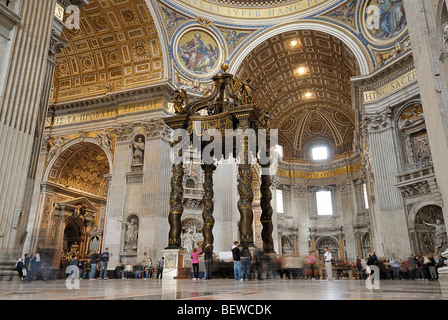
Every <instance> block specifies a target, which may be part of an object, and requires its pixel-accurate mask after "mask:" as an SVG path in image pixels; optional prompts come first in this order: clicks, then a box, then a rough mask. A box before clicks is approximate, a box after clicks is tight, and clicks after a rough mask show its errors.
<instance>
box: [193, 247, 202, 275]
mask: <svg viewBox="0 0 448 320" xmlns="http://www.w3.org/2000/svg"><path fill="white" fill-rule="evenodd" d="M201 253H202V251H201V248H194V249H193V252H192V253H191V255H190V258H191V265H192V266H193V280H197V279H199V255H200V254H201Z"/></svg>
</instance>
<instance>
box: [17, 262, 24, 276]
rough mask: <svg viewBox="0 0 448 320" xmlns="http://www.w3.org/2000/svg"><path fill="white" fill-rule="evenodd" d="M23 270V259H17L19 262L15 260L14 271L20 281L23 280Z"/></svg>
mask: <svg viewBox="0 0 448 320" xmlns="http://www.w3.org/2000/svg"><path fill="white" fill-rule="evenodd" d="M23 269H24V264H23V258H19V260H17V262H16V271H17V272H18V273H19V277H20V280H23V279H24V275H23Z"/></svg>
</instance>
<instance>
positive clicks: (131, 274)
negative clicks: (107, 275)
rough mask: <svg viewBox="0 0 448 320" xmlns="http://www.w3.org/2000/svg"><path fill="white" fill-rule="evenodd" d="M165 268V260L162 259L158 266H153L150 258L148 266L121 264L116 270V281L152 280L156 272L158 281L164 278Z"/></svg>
mask: <svg viewBox="0 0 448 320" xmlns="http://www.w3.org/2000/svg"><path fill="white" fill-rule="evenodd" d="M164 267H165V258H164V257H161V258H160V259H159V260H158V261H157V264H156V265H153V262H152V259H151V258H148V262H147V263H146V265H143V264H142V263H137V264H134V265H133V264H131V263H129V262H128V263H120V264H118V265H117V267H116V268H115V279H144V280H150V279H151V278H152V277H153V276H154V272H155V271H156V273H155V275H156V279H162V278H163V269H164Z"/></svg>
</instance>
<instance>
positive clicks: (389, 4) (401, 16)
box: [362, 0, 407, 45]
mask: <svg viewBox="0 0 448 320" xmlns="http://www.w3.org/2000/svg"><path fill="white" fill-rule="evenodd" d="M362 17H363V20H362V22H363V23H362V26H363V29H364V34H365V35H366V36H367V38H369V39H370V40H371V41H372V42H373V43H376V44H379V45H386V44H390V43H392V42H395V41H396V40H397V39H398V38H400V37H401V36H403V35H404V33H405V32H406V30H407V22H406V13H405V11H404V4H403V0H369V1H366V2H365V4H364V6H363V8H362Z"/></svg>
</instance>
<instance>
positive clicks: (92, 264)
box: [89, 249, 100, 280]
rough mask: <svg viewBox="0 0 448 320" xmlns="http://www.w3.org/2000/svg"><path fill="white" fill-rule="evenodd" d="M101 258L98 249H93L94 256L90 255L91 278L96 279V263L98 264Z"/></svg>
mask: <svg viewBox="0 0 448 320" xmlns="http://www.w3.org/2000/svg"><path fill="white" fill-rule="evenodd" d="M99 258H100V255H99V254H98V252H97V251H96V249H93V253H92V256H91V257H90V275H89V279H90V280H95V273H96V265H97V264H98V259H99Z"/></svg>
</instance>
